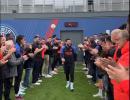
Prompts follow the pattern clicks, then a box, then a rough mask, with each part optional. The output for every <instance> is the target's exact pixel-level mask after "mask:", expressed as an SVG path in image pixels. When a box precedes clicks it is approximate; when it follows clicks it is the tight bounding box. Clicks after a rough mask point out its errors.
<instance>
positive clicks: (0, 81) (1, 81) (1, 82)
mask: <svg viewBox="0 0 130 100" xmlns="http://www.w3.org/2000/svg"><path fill="white" fill-rule="evenodd" d="M2 94H3V79H0V100H2Z"/></svg>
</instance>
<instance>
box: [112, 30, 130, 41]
mask: <svg viewBox="0 0 130 100" xmlns="http://www.w3.org/2000/svg"><path fill="white" fill-rule="evenodd" d="M113 34H114V35H120V36H121V38H123V39H126V40H129V33H128V32H127V31H126V30H120V29H115V30H113V31H112V32H111V36H112V35H113ZM111 40H112V41H114V40H113V39H112V38H111Z"/></svg>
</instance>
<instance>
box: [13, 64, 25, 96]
mask: <svg viewBox="0 0 130 100" xmlns="http://www.w3.org/2000/svg"><path fill="white" fill-rule="evenodd" d="M17 73H18V75H17V76H16V77H15V83H14V90H15V94H18V92H19V87H20V82H21V80H22V74H23V64H21V65H19V66H17Z"/></svg>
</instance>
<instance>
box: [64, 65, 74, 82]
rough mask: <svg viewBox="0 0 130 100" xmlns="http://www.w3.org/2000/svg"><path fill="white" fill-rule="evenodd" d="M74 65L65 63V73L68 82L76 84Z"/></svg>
mask: <svg viewBox="0 0 130 100" xmlns="http://www.w3.org/2000/svg"><path fill="white" fill-rule="evenodd" d="M74 69H75V65H74V63H65V64H64V72H65V75H66V81H70V82H74Z"/></svg>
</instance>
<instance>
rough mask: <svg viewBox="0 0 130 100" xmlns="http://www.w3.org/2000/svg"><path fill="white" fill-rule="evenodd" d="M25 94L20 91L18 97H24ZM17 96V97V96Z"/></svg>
mask: <svg viewBox="0 0 130 100" xmlns="http://www.w3.org/2000/svg"><path fill="white" fill-rule="evenodd" d="M25 94H26V93H24V92H21V91H19V92H18V94H17V95H18V96H23V95H25ZM17 95H16V96H17Z"/></svg>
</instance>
